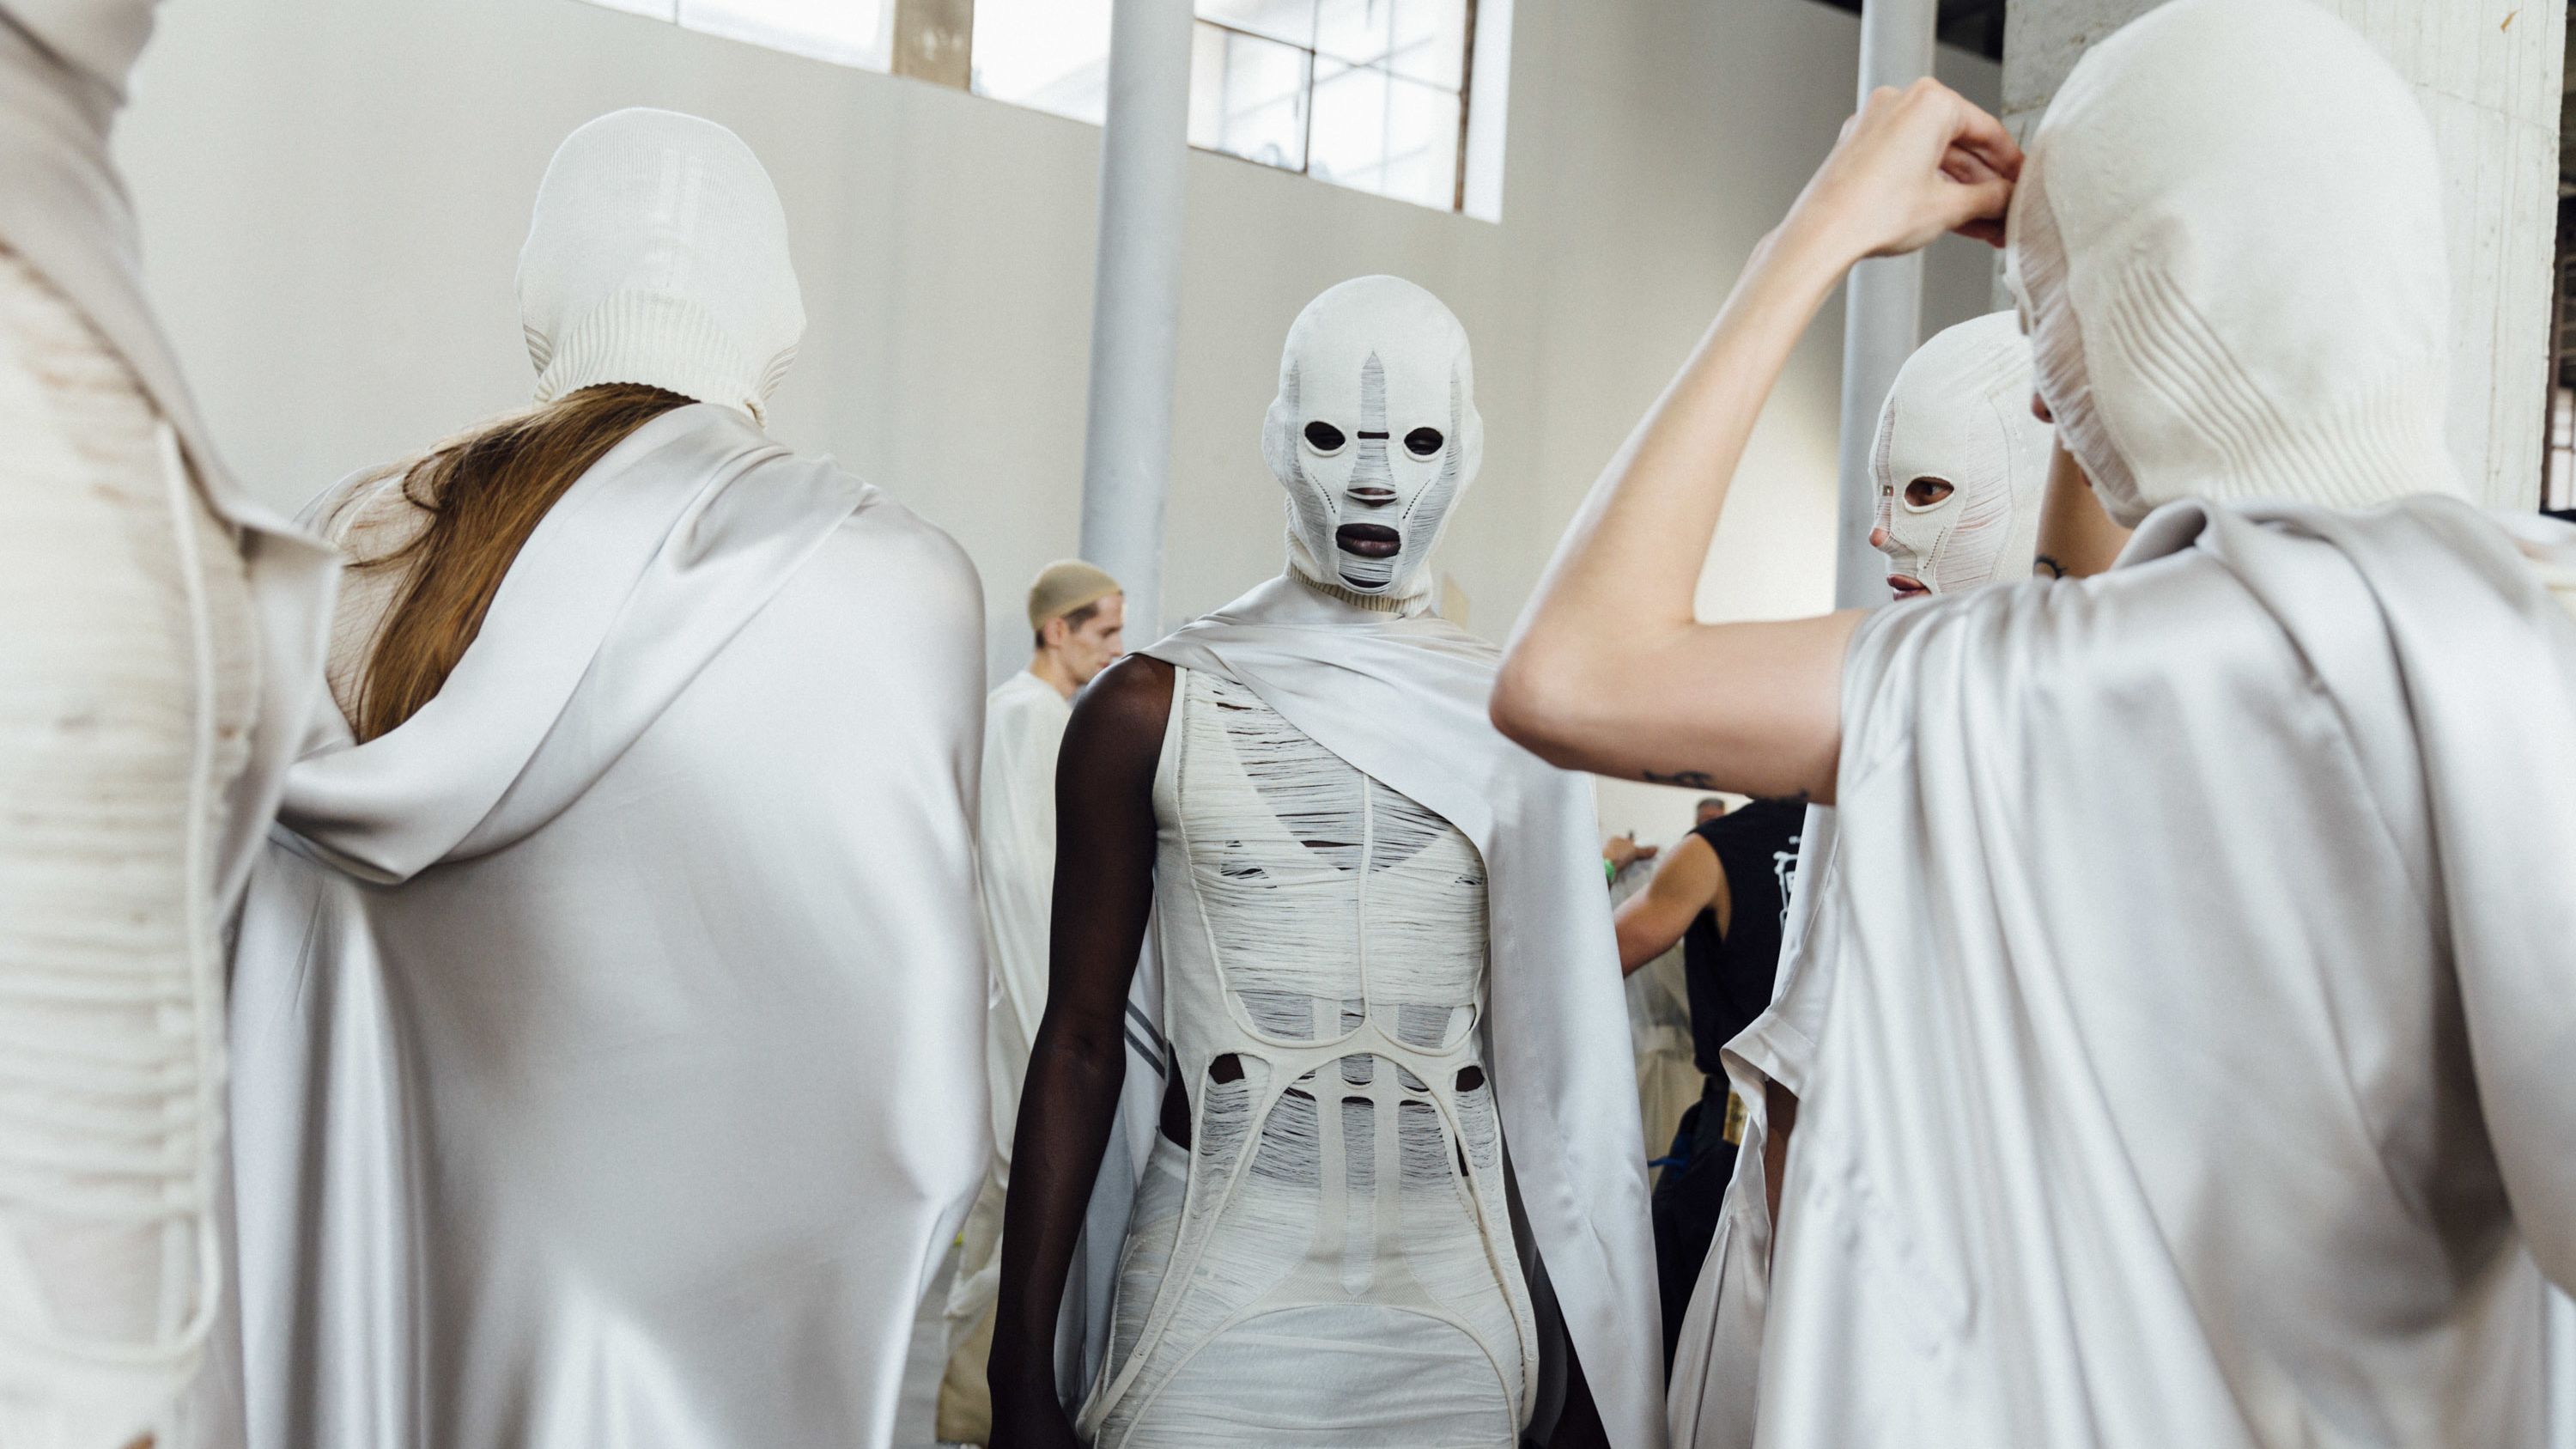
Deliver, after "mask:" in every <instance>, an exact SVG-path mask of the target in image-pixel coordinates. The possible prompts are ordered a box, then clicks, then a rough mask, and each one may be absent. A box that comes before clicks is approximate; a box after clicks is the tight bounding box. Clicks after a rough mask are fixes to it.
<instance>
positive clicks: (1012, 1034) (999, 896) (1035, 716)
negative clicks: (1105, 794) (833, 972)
mask: <svg viewBox="0 0 2576 1449" xmlns="http://www.w3.org/2000/svg"><path fill="white" fill-rule="evenodd" d="M1072 718H1073V705H1072V704H1071V703H1070V702H1069V701H1067V700H1066V699H1065V697H1064V696H1063V695H1061V694H1058V693H1056V690H1055V686H1054V685H1052V684H1049V683H1047V682H1046V681H1045V680H1043V679H1040V678H1038V677H1037V676H1036V675H1034V674H1031V673H1030V672H1029V671H1027V670H1025V669H1023V670H1021V671H1020V672H1019V673H1017V674H1014V675H1012V676H1011V677H1010V678H1008V679H1006V680H1003V681H1002V682H1001V684H1000V685H999V686H997V687H996V688H995V689H994V690H993V692H992V693H991V694H990V695H987V696H986V697H985V700H984V766H983V798H982V804H981V806H980V807H979V816H980V821H981V830H980V832H979V835H980V845H979V849H978V852H977V858H976V867H975V873H976V877H977V879H978V880H979V881H981V882H982V884H983V888H984V944H985V952H986V958H987V961H988V962H989V964H990V966H991V969H992V986H991V989H990V991H989V993H988V995H987V998H986V1003H985V1016H984V1077H985V1082H986V1085H987V1087H988V1089H989V1090H990V1092H991V1094H992V1103H993V1108H992V1152H993V1160H992V1165H991V1166H990V1167H989V1168H987V1169H986V1171H985V1174H984V1186H983V1188H982V1190H981V1191H980V1192H978V1193H977V1194H976V1197H975V1206H974V1209H973V1211H972V1212H970V1213H969V1214H968V1216H967V1221H966V1231H965V1238H964V1241H963V1242H962V1243H961V1245H960V1247H959V1250H958V1257H957V1269H956V1278H955V1280H954V1281H953V1282H952V1283H951V1284H950V1286H949V1290H948V1312H947V1319H948V1351H949V1354H950V1355H951V1357H952V1358H953V1357H954V1356H955V1355H957V1354H959V1353H961V1352H964V1353H980V1352H989V1351H990V1341H989V1337H990V1336H989V1334H987V1333H983V1332H979V1331H978V1330H979V1326H980V1325H982V1323H983V1320H984V1319H985V1318H986V1317H987V1316H988V1315H990V1314H991V1313H992V1311H993V1307H994V1303H995V1301H996V1300H997V1298H998V1297H999V1294H1000V1291H1001V1274H1002V1207H1003V1202H1004V1198H1005V1195H1006V1194H1007V1193H1008V1192H1009V1191H1010V1186H1011V1137H1012V1134H1013V1133H1014V1132H1015V1131H1016V1129H1017V1127H1018V1124H1019V1120H1020V1082H1021V1080H1022V1079H1023V1078H1024V1077H1026V1076H1027V1075H1028V1070H1029V1049H1030V1047H1031V1045H1032V1044H1033V1043H1035V1042H1036V1040H1037V1034H1038V1021H1039V1019H1040V1018H1041V1017H1042V1016H1044V1015H1045V1013H1046V988H1047V933H1048V927H1049V921H1048V914H1049V907H1050V905H1051V903H1052V902H1053V900H1054V897H1055V760H1056V752H1057V751H1058V750H1059V749H1060V748H1062V746H1063V744H1064V727H1065V725H1066V724H1067V723H1068V722H1069V721H1070V720H1072ZM959 1367H969V1366H952V1368H951V1371H950V1372H951V1375H952V1380H953V1376H954V1375H955V1374H956V1373H957V1372H958V1368H959ZM970 1367H971V1372H970V1373H968V1374H967V1376H966V1377H967V1378H968V1379H969V1380H970V1381H974V1382H980V1381H981V1380H982V1377H983V1365H982V1364H981V1363H976V1364H973V1365H971V1366H970ZM989 1412H990V1410H989V1406H988V1407H987V1408H986V1413H987V1415H989ZM944 1433H945V1431H943V1434H944Z"/></svg>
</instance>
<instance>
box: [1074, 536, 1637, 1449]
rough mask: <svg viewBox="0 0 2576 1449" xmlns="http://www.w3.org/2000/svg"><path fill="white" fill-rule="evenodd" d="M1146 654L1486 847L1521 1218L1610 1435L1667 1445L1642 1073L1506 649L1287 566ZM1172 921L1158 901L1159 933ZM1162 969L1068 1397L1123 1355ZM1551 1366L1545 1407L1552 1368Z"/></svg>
mask: <svg viewBox="0 0 2576 1449" xmlns="http://www.w3.org/2000/svg"><path fill="white" fill-rule="evenodd" d="M1144 652H1146V653H1148V654H1151V655H1153V656H1154V657H1156V658H1160V659H1164V660H1167V661H1169V662H1171V663H1173V664H1175V665H1178V666H1180V667H1181V668H1183V669H1187V670H1191V671H1194V672H1200V673H1206V674H1210V675H1215V676H1219V677H1221V678H1224V679H1226V680H1230V681H1233V682H1234V683H1237V684H1240V685H1242V686H1243V687H1245V688H1246V689H1247V690H1249V691H1250V693H1251V694H1252V696H1253V697H1254V698H1256V699H1258V700H1259V702H1260V703H1261V704H1262V705H1263V706H1265V707H1267V708H1268V709H1269V710H1271V711H1274V712H1275V713H1276V714H1277V715H1278V716H1279V717H1280V718H1281V719H1283V720H1285V721H1286V722H1287V723H1288V724H1289V725H1291V726H1293V727H1294V728H1295V730H1296V731H1297V732H1298V733H1299V734H1301V735H1303V736H1305V737H1306V738H1308V739H1310V740H1312V741H1313V742H1314V743H1315V744H1317V745H1320V746H1322V747H1323V748H1324V749H1325V750H1327V751H1329V752H1330V753H1331V754H1332V755H1334V756H1335V757H1337V758H1338V759H1340V760H1342V761H1343V762H1345V763H1347V764H1348V765H1350V766H1351V767H1352V768H1353V769H1355V770H1357V771H1358V772H1360V773H1361V774H1363V775H1365V776H1367V777H1368V778H1369V779H1371V780H1374V781H1376V782H1377V783H1378V784H1380V785H1382V786H1384V787H1385V788H1386V789H1388V790H1391V791H1395V792H1397V793H1399V794H1401V795H1402V796H1404V797H1405V798H1406V799H1408V800H1410V801H1413V802H1416V803H1417V804H1419V805H1420V806H1421V807H1422V808H1423V809H1424V810H1427V811H1428V812H1430V813H1431V814H1432V815H1434V816H1436V817H1438V818H1439V819H1440V820H1442V821H1445V822H1447V824H1448V825H1450V826H1452V827H1454V828H1455V829H1456V830H1457V831H1458V832H1459V833H1460V834H1462V835H1463V836H1465V838H1466V840H1467V842H1468V843H1469V844H1470V845H1472V846H1473V847H1474V849H1475V853H1476V855H1477V857H1478V858H1479V859H1480V860H1482V862H1483V863H1484V866H1485V869H1486V872H1487V882H1488V884H1487V910H1488V913H1489V939H1490V953H1489V954H1490V961H1489V965H1488V978H1489V979H1488V982H1487V986H1486V990H1487V993H1488V997H1487V1001H1488V1007H1489V1017H1488V1033H1489V1046H1488V1050H1489V1053H1490V1055H1489V1057H1488V1061H1489V1062H1490V1064H1491V1067H1492V1080H1491V1083H1490V1087H1491V1095H1492V1096H1493V1098H1494V1099H1495V1103H1496V1107H1497V1109H1498V1120H1499V1123H1500V1127H1501V1131H1502V1135H1503V1140H1504V1142H1505V1143H1506V1144H1507V1147H1508V1150H1509V1153H1510V1161H1511V1168H1512V1172H1513V1175H1514V1180H1515V1183H1516V1185H1517V1187H1518V1189H1519V1198H1520V1205H1521V1207H1522V1209H1523V1211H1524V1213H1525V1215H1526V1219H1527V1225H1528V1232H1529V1234H1530V1237H1531V1239H1532V1240H1533V1243H1534V1246H1535V1247H1536V1249H1537V1250H1538V1253H1539V1255H1540V1257H1541V1258H1542V1259H1543V1260H1544V1263H1545V1267H1546V1270H1547V1274H1548V1281H1549V1285H1550V1286H1551V1287H1552V1288H1553V1291H1554V1295H1555V1299H1556V1303H1557V1306H1558V1307H1559V1309H1560V1310H1561V1312H1562V1315H1563V1321H1564V1327H1565V1331H1566V1332H1567V1333H1568V1334H1569V1335H1570V1336H1571V1338H1572V1340H1573V1343H1574V1345H1575V1348H1576V1350H1577V1351H1578V1352H1579V1353H1580V1355H1581V1357H1582V1360H1583V1362H1584V1364H1585V1366H1586V1368H1587V1371H1588V1377H1589V1380H1590V1383H1591V1386H1592V1389H1593V1392H1594V1394H1595V1396H1596V1398H1597V1399H1598V1401H1599V1404H1600V1408H1601V1414H1602V1418H1603V1420H1604V1422H1605V1423H1606V1424H1607V1426H1608V1428H1609V1431H1610V1435H1611V1442H1612V1443H1614V1444H1616V1445H1618V1446H1620V1449H1637V1446H1653V1445H1659V1444H1661V1443H1662V1442H1663V1437H1664V1435H1663V1418H1662V1414H1661V1412H1660V1410H1659V1405H1658V1401H1657V1395H1656V1392H1655V1383H1654V1370H1653V1366H1654V1364H1655V1363H1656V1362H1657V1361H1658V1359H1659V1357H1660V1345H1661V1325H1660V1323H1659V1321H1658V1314H1657V1310H1656V1301H1655V1293H1654V1286H1653V1284H1654V1252H1653V1247H1652V1238H1651V1235H1650V1232H1649V1229H1648V1226H1647V1215H1646V1183H1645V1173H1644V1169H1643V1165H1642V1163H1641V1162H1640V1161H1639V1159H1638V1158H1637V1155H1636V1143H1637V1141H1638V1132H1639V1128H1638V1122H1637V1096H1636V1084H1635V1081H1634V1078H1633V1076H1632V1074H1631V1072H1630V1070H1629V1068H1628V1065H1627V1062H1628V1034H1627V1026H1626V1012H1625V1009H1624V1007H1623V1004H1622V999H1621V995H1620V986H1619V971H1618V967H1617V964H1616V957H1617V950H1616V947H1615V945H1614V943H1613V937H1612V935H1611V929H1610V920H1609V905H1608V900H1607V895H1606V893H1605V892H1604V891H1603V889H1602V884H1601V866H1600V845H1599V841H1598V840H1597V839H1596V838H1595V835H1594V814H1593V809H1592V801H1591V796H1590V791H1589V790H1588V788H1586V785H1585V783H1584V781H1583V780H1582V779H1581V778H1580V777H1578V776H1574V775H1570V774H1566V773H1564V772H1562V771H1558V770H1553V769H1550V768H1548V767H1547V766H1546V765H1544V764H1542V763H1541V762H1539V761H1538V760H1537V759H1536V757H1534V756H1532V755H1530V754H1528V753H1527V752H1526V751H1524V750H1522V749H1520V748H1519V747H1518V746H1516V745H1513V744H1511V743H1510V742H1509V741H1507V740H1505V739H1504V738H1503V737H1502V735H1501V734H1500V733H1499V732H1497V731H1496V730H1495V729H1494V728H1493V726H1492V724H1491V722H1490V721H1489V720H1488V719H1487V717H1486V706H1487V702H1488V700H1489V698H1490V696H1491V693H1492V689H1493V675H1494V668H1495V662H1496V658H1497V654H1496V651H1495V650H1494V648H1493V646H1491V645H1489V644H1487V643H1485V642H1484V641H1482V640H1480V639H1477V638H1475V637H1474V636H1472V635H1469V634H1467V633H1465V632H1464V631H1462V630H1460V629H1457V628H1456V627H1454V626H1452V625H1450V624H1448V623H1446V622H1445V621H1442V620H1440V619H1437V618H1434V617H1429V616H1427V615H1420V614H1409V613H1407V614H1399V613H1394V612H1386V611H1382V610H1376V609H1371V608H1367V607H1363V606H1361V605H1358V604H1354V603H1351V602H1348V601H1345V600H1341V599H1336V598H1332V597H1329V596H1327V595H1326V594H1324V593H1323V592H1321V591H1320V590H1318V589H1317V588H1315V587H1314V586H1313V585H1310V584H1308V583H1306V582H1304V581H1303V580H1301V579H1298V578H1294V577H1281V578H1277V579H1273V580H1271V581H1270V582H1269V583H1266V584H1263V585H1262V586H1261V587H1259V588H1257V589H1255V590H1253V591H1252V592H1251V593H1249V594H1247V595H1245V596H1244V597H1243V598H1241V599H1239V600H1237V601H1235V602H1234V603H1232V604H1229V605H1227V606H1226V607H1225V608H1223V609H1221V610H1218V611H1217V612H1216V613H1214V614H1211V615H1209V616H1207V617H1206V618H1204V619H1201V620H1199V621H1198V622H1196V623H1194V624H1191V625H1188V626H1186V627H1185V628H1183V629H1181V630H1180V631H1179V632H1177V633H1175V634H1173V635H1172V636H1171V637H1169V638H1167V639H1165V640H1163V641H1161V642H1160V643H1157V644H1155V645H1153V646H1152V647H1151V648H1149V649H1147V650H1146V651H1144ZM1158 911H1159V907H1158ZM1177 928H1178V927H1177V926H1176V925H1175V924H1174V923H1172V922H1171V921H1169V920H1168V918H1165V917H1163V916H1161V915H1160V914H1158V917H1157V924H1156V932H1157V933H1160V932H1168V931H1170V930H1173V929H1177ZM1149 940H1150V933H1149ZM1161 978H1162V967H1161V963H1160V959H1159V955H1158V953H1156V952H1154V951H1150V950H1149V952H1148V959H1147V961H1146V962H1145V964H1144V966H1143V968H1142V969H1140V971H1139V973H1138V986H1137V991H1136V994H1135V998H1134V1000H1133V1002H1132V1003H1131V1010H1130V1013H1129V1019H1130V1026H1131V1032H1130V1048H1131V1050H1130V1056H1129V1061H1128V1071H1127V1087H1126V1091H1125V1094H1124V1096H1123V1097H1122V1100H1121V1122H1122V1128H1121V1130H1120V1131H1118V1132H1117V1133H1114V1134H1113V1136H1112V1140H1111V1145H1110V1150H1109V1158H1108V1161H1107V1162H1106V1163H1104V1165H1103V1167H1102V1170H1101V1175H1100V1180H1099V1185H1098V1187H1097V1188H1096V1189H1095V1191H1094V1194H1093V1200H1092V1205H1091V1212H1090V1216H1089V1218H1088V1220H1087V1224H1086V1229H1085V1243H1084V1246H1083V1248H1082V1250H1081V1252H1080V1253H1078V1254H1077V1258H1076V1262H1075V1267H1074V1276H1073V1278H1072V1280H1071V1286H1069V1288H1068V1290H1067V1295H1066V1296H1067V1301H1066V1305H1065V1311H1066V1315H1067V1319H1068V1329H1069V1331H1067V1332H1065V1333H1060V1334H1059V1336H1058V1343H1059V1345H1060V1347H1061V1348H1062V1349H1063V1350H1064V1362H1063V1363H1062V1364H1061V1373H1060V1383H1061V1385H1062V1387H1063V1389H1064V1390H1065V1392H1066V1394H1067V1397H1068V1398H1069V1399H1076V1400H1078V1399H1079V1398H1080V1397H1081V1395H1082V1393H1083V1392H1084V1390H1085V1389H1086V1388H1087V1387H1088V1386H1089V1384H1090V1382H1091V1381H1092V1380H1093V1378H1094V1377H1095V1376H1096V1375H1097V1374H1098V1372H1099V1370H1100V1366H1101V1364H1102V1362H1103V1361H1104V1360H1105V1359H1106V1358H1107V1357H1108V1345H1109V1343H1110V1342H1111V1337H1112V1322H1111V1305H1112V1300H1113V1298H1114V1296H1115V1295H1114V1291H1113V1290H1114V1287H1115V1284H1116V1282H1117V1278H1118V1262H1117V1260H1118V1254H1119V1250H1120V1248H1121V1246H1122V1245H1123V1244H1125V1243H1126V1242H1127V1241H1128V1240H1129V1237H1130V1220H1131V1217H1132V1216H1134V1215H1135V1214H1136V1213H1137V1212H1139V1211H1141V1210H1143V1209H1144V1208H1146V1207H1150V1206H1151V1200H1150V1199H1147V1200H1143V1201H1140V1200H1139V1198H1138V1196H1137V1193H1138V1184H1139V1183H1140V1182H1141V1181H1142V1180H1143V1179H1144V1177H1145V1174H1146V1172H1147V1167H1148V1162H1149V1160H1150V1158H1151V1157H1152V1155H1153V1152H1154V1146H1153V1144H1154V1141H1155V1139H1156V1136H1157V1133H1156V1132H1155V1130H1154V1122H1155V1120H1156V1115H1157V1113H1158V1111H1159V1107H1160V1103H1161V1099H1162V1092H1163V1085H1162V1074H1163V1071H1164V1069H1165V1053H1166V1051H1167V1050H1168V1047H1167V1046H1166V1045H1165V1043H1164V1042H1163V1041H1162V1040H1161V1039H1160V1037H1161V1028H1160V1023H1161V1022H1162V1020H1163V1012H1164V1005H1163V1001H1164V982H1163V981H1162V979H1161ZM1140 1231H1141V1230H1140ZM1545 1351H1546V1349H1545V1345H1544V1342H1543V1343H1542V1352H1545ZM1538 1369H1539V1372H1540V1376H1541V1390H1540V1394H1539V1398H1540V1401H1541V1406H1542V1407H1541V1410H1540V1412H1541V1414H1542V1415H1544V1413H1545V1411H1546V1410H1545V1407H1544V1405H1545V1400H1546V1381H1547V1378H1548V1376H1549V1373H1550V1369H1549V1366H1548V1365H1547V1364H1545V1363H1542V1364H1540V1365H1538Z"/></svg>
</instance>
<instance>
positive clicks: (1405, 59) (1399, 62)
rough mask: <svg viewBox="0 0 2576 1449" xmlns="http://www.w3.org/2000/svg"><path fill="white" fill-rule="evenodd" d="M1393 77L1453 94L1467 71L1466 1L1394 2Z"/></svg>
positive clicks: (1400, 0)
mask: <svg viewBox="0 0 2576 1449" xmlns="http://www.w3.org/2000/svg"><path fill="white" fill-rule="evenodd" d="M1394 4H1395V46H1394V50H1393V52H1392V54H1393V57H1394V60H1393V64H1392V69H1393V70H1394V71H1395V73H1396V74H1397V75H1400V76H1407V77H1410V78H1411V79H1414V80H1418V81H1422V82H1425V83H1427V84H1430V85H1434V86H1437V87H1439V88H1440V89H1442V90H1446V91H1454V90H1456V89H1458V86H1459V82H1460V81H1462V80H1463V79H1465V76H1466V69H1467V0H1394Z"/></svg>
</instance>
